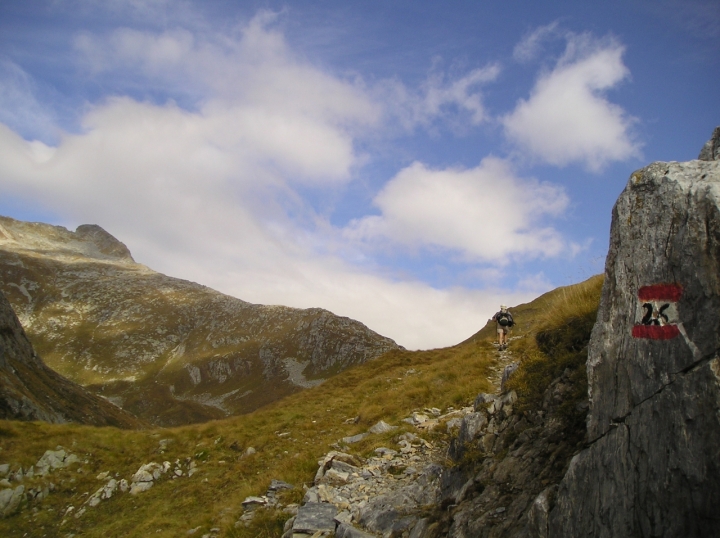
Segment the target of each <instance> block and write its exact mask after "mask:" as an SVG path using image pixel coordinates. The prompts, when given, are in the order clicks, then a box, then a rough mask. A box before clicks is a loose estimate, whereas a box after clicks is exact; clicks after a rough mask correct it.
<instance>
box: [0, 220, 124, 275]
mask: <svg viewBox="0 0 720 538" xmlns="http://www.w3.org/2000/svg"><path fill="white" fill-rule="evenodd" d="M0 246H6V247H8V248H10V249H12V250H22V251H25V252H27V253H33V254H34V255H43V256H52V257H55V258H63V259H74V258H78V257H81V258H88V259H93V260H98V261H104V262H110V263H122V264H128V263H130V264H134V260H133V258H132V255H131V254H130V250H128V248H127V247H126V246H125V245H124V244H123V243H122V242H121V241H119V240H118V239H116V238H115V237H113V236H112V235H111V234H110V233H108V232H106V231H105V230H104V229H102V228H101V227H100V226H98V225H96V224H83V225H81V226H78V228H77V229H76V231H75V232H72V231H70V230H68V229H67V228H65V227H64V226H53V225H51V224H44V223H42V222H24V221H20V220H15V219H13V218H10V217H3V216H0Z"/></svg>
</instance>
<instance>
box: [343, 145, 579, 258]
mask: <svg viewBox="0 0 720 538" xmlns="http://www.w3.org/2000/svg"><path fill="white" fill-rule="evenodd" d="M374 203H375V205H376V206H377V207H378V208H379V209H380V213H381V214H380V215H374V216H368V217H364V218H362V219H358V220H356V221H353V222H352V223H351V224H350V226H349V227H348V229H347V230H346V235H347V236H348V237H351V238H354V239H360V240H375V239H378V238H384V239H386V240H388V241H390V242H391V243H397V244H402V245H406V246H409V247H439V248H443V249H449V250H452V251H455V252H458V253H460V255H461V256H462V257H463V258H466V259H471V260H475V261H478V260H480V261H490V262H504V261H507V259H508V258H509V257H511V256H514V255H523V256H527V257H535V256H554V255H557V254H559V253H560V252H561V251H562V250H563V249H564V248H565V246H566V245H565V244H564V241H563V239H562V238H561V236H560V234H559V233H558V232H557V231H556V230H555V229H553V228H552V227H548V226H543V224H542V222H543V218H544V217H547V216H558V215H560V214H561V213H562V212H563V210H564V209H565V208H566V207H567V204H568V197H567V196H566V194H565V193H564V191H563V189H562V188H560V187H558V186H554V185H550V184H548V183H540V182H537V181H535V180H531V179H522V178H519V177H517V175H515V173H514V171H513V169H512V167H511V166H510V164H509V163H508V162H507V161H505V160H502V159H498V158H495V157H487V158H485V159H483V161H482V162H481V163H480V165H478V166H477V167H476V168H473V169H470V170H461V169H444V170H433V169H430V168H428V167H427V166H425V165H424V164H422V163H419V162H416V163H413V164H412V165H411V166H409V167H407V168H405V169H403V170H402V171H400V172H399V173H398V174H397V175H396V176H395V177H394V178H393V179H391V180H390V181H389V182H388V183H387V184H386V185H385V187H384V188H383V189H382V190H381V191H380V193H379V194H378V195H377V196H376V197H375V200H374Z"/></svg>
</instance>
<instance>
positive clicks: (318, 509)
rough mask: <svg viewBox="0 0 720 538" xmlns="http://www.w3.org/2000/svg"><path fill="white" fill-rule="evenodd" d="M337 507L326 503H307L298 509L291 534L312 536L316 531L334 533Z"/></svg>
mask: <svg viewBox="0 0 720 538" xmlns="http://www.w3.org/2000/svg"><path fill="white" fill-rule="evenodd" d="M336 515H337V507H335V505H333V504H328V503H307V504H305V505H303V506H301V507H299V508H298V513H297V517H296V518H295V522H294V523H293V528H292V530H293V532H305V533H310V534H313V533H315V532H317V531H323V532H327V531H331V532H334V531H335V516H336Z"/></svg>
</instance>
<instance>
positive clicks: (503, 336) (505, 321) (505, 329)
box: [492, 304, 515, 351]
mask: <svg viewBox="0 0 720 538" xmlns="http://www.w3.org/2000/svg"><path fill="white" fill-rule="evenodd" d="M492 319H493V321H495V323H496V324H497V335H498V345H499V346H500V351H504V350H506V349H507V339H508V333H509V332H510V327H512V326H513V325H515V320H513V317H512V314H511V313H510V311H509V310H508V307H507V306H505V305H504V304H501V305H500V312H498V313H497V314H495V315H494V316H493V317H492Z"/></svg>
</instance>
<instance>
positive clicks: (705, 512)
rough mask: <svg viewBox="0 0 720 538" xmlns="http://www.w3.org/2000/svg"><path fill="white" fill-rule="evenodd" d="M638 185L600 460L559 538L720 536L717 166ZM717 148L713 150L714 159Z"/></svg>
mask: <svg viewBox="0 0 720 538" xmlns="http://www.w3.org/2000/svg"><path fill="white" fill-rule="evenodd" d="M718 134H720V131H719V130H716V131H715V133H714V139H713V140H711V142H710V143H709V145H706V148H704V149H703V153H702V154H701V156H702V157H705V158H706V159H707V160H696V161H690V162H684V163H678V162H669V163H663V162H656V163H653V164H651V165H649V166H648V167H646V168H644V169H642V170H639V171H637V172H635V173H633V174H632V175H631V177H630V180H629V182H628V184H627V186H626V188H625V190H624V191H623V193H622V194H621V195H620V198H619V199H618V201H617V203H616V205H615V208H614V210H613V222H612V229H611V237H610V250H609V253H608V258H607V262H606V269H605V275H606V277H605V284H604V288H603V293H602V300H601V304H600V309H599V311H598V320H597V323H596V325H595V328H594V330H593V334H592V339H591V342H590V346H589V354H588V364H587V365H588V382H589V396H590V409H589V414H588V422H587V425H588V440H589V442H590V443H591V445H590V447H589V448H587V449H586V450H584V451H582V452H581V453H579V454H578V455H577V456H575V457H574V458H573V460H572V462H571V464H570V467H569V469H568V471H567V473H566V475H565V477H564V479H563V481H562V482H561V484H560V487H559V490H558V494H557V504H556V506H555V507H554V508H553V509H552V511H551V513H550V517H549V526H548V533H547V535H548V536H557V537H573V536H596V537H603V536H608V537H610V536H653V537H656V536H657V537H659V536H668V537H670V536H720V519H719V518H718V516H717V506H718V505H719V503H720V358H718V355H717V350H718V348H719V347H720V161H717V160H710V157H712V159H715V158H716V153H717V152H716V149H717V138H718ZM708 148H709V149H708Z"/></svg>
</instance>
